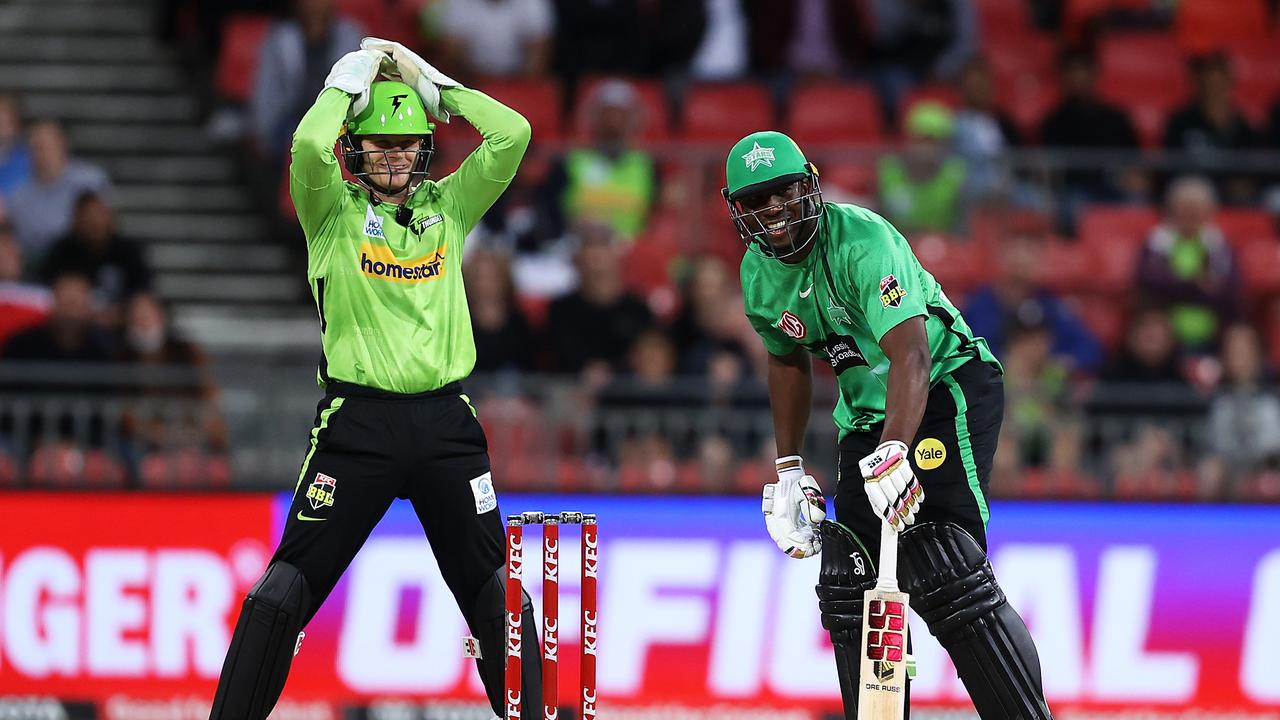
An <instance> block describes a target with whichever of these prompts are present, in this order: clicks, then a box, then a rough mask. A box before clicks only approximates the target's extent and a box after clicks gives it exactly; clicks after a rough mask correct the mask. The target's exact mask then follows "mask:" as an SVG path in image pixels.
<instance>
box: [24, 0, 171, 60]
mask: <svg viewBox="0 0 1280 720" xmlns="http://www.w3.org/2000/svg"><path fill="white" fill-rule="evenodd" d="M90 12H92V10H90ZM171 55H172V53H171V51H170V50H169V49H168V48H166V47H164V46H163V45H161V44H159V43H158V42H156V41H155V40H153V39H151V38H150V37H138V36H128V35H126V36H110V35H108V36H103V37H92V36H90V37H85V36H76V35H70V36H68V35H46V34H43V33H42V34H38V35H37V34H26V33H11V34H8V35H4V36H3V37H2V38H0V62H3V61H14V62H25V63H30V62H36V61H39V62H117V63H118V62H142V63H147V62H157V61H160V60H170V59H171Z"/></svg>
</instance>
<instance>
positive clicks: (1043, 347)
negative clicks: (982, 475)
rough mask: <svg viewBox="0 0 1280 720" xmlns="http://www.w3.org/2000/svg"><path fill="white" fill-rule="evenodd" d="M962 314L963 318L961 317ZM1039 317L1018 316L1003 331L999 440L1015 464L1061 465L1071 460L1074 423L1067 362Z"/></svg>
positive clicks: (1075, 434)
mask: <svg viewBox="0 0 1280 720" xmlns="http://www.w3.org/2000/svg"><path fill="white" fill-rule="evenodd" d="M966 317H967V316H966ZM1046 320H1047V318H1045V317H1044V316H1037V317H1027V318H1022V319H1019V320H1017V321H1015V322H1014V324H1013V325H1012V326H1011V327H1010V328H1009V332H1008V351H1007V352H1006V353H1005V354H1004V355H1003V356H1001V357H1002V361H1003V363H1004V369H1005V373H1004V376H1005V385H1006V402H1005V414H1006V416H1007V417H1006V422H1005V430H1004V432H1003V433H1002V435H1004V436H1005V437H1004V439H1006V440H1007V441H1008V442H1009V443H1010V446H1009V447H1010V452H1011V453H1015V454H1016V459H1015V460H1014V462H1015V464H1016V467H1017V468H1027V467H1036V468H1043V467H1048V466H1057V467H1061V465H1062V464H1063V463H1062V461H1061V457H1062V456H1063V455H1067V456H1068V457H1072V458H1074V457H1075V455H1076V451H1075V448H1076V445H1077V444H1078V437H1077V435H1078V427H1077V423H1076V420H1075V418H1074V417H1073V414H1072V408H1071V407H1070V406H1069V400H1070V398H1069V390H1070V382H1069V380H1070V372H1071V368H1070V366H1069V365H1068V363H1066V362H1064V361H1063V358H1062V356H1061V355H1059V354H1058V353H1056V352H1054V350H1053V345H1054V344H1055V339H1054V337H1053V330H1052V328H1051V326H1050V325H1049V324H1048V322H1046Z"/></svg>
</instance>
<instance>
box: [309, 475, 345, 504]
mask: <svg viewBox="0 0 1280 720" xmlns="http://www.w3.org/2000/svg"><path fill="white" fill-rule="evenodd" d="M337 485H338V481H337V480H334V479H333V478H331V477H329V476H328V475H325V474H324V473H316V479H315V480H312V481H311V487H309V488H307V499H308V500H310V501H311V509H312V510H319V509H320V507H321V506H324V507H333V489H334V488H335V487H337Z"/></svg>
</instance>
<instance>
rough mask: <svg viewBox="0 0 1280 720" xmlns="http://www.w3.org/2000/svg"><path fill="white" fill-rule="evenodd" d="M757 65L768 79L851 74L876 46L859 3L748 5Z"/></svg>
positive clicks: (756, 1) (759, 1)
mask: <svg viewBox="0 0 1280 720" xmlns="http://www.w3.org/2000/svg"><path fill="white" fill-rule="evenodd" d="M745 4H746V7H747V17H748V18H749V21H750V32H751V64H752V69H753V70H754V71H755V73H756V74H757V75H760V76H763V77H767V78H782V77H787V78H790V79H796V80H801V79H806V78H821V77H830V76H839V75H845V74H848V73H851V72H853V71H854V70H856V69H858V67H859V66H860V65H861V64H862V62H863V60H864V58H865V55H866V52H865V49H866V47H867V46H868V45H869V44H870V41H869V39H868V37H867V35H868V30H867V28H866V23H865V22H864V21H863V19H862V17H861V15H860V13H859V12H858V8H857V5H856V3H850V2H842V1H841V0H799V1H798V2H787V3H779V2H769V0H746V3H745Z"/></svg>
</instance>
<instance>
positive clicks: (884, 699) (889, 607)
mask: <svg viewBox="0 0 1280 720" xmlns="http://www.w3.org/2000/svg"><path fill="white" fill-rule="evenodd" d="M862 598H863V599H862V660H861V664H860V667H859V672H858V683H859V685H858V720H901V718H902V713H903V709H904V706H905V703H906V696H907V594H906V593H904V592H902V591H900V590H899V589H898V531H897V530H894V529H893V526H892V525H890V524H889V523H881V524H880V574H879V576H878V577H877V578H876V586H875V587H874V588H871V589H870V590H868V591H866V593H864V594H863V596H862Z"/></svg>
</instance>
